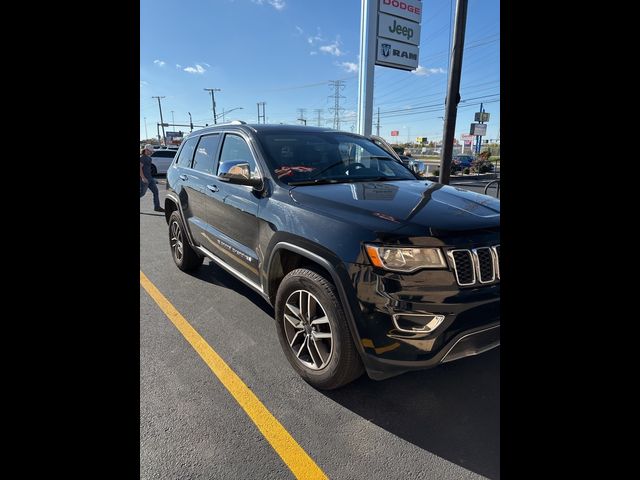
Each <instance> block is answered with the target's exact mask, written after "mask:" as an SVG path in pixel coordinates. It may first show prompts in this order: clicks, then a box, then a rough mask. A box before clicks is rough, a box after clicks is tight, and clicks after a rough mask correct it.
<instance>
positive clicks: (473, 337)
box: [363, 322, 500, 380]
mask: <svg viewBox="0 0 640 480" xmlns="http://www.w3.org/2000/svg"><path fill="white" fill-rule="evenodd" d="M499 345H500V323H499V322H496V323H493V324H490V325H487V326H484V327H478V328H474V329H471V330H467V331H463V332H460V333H459V334H457V335H456V336H455V337H453V338H452V339H451V340H450V341H449V342H448V343H446V344H445V345H444V346H443V347H442V348H441V349H440V350H439V351H438V353H436V354H435V355H434V356H433V357H431V358H430V359H428V360H422V361H403V360H393V359H385V358H382V357H379V356H374V355H371V354H369V353H365V356H364V358H363V363H364V365H365V368H366V370H367V375H369V377H370V378H372V379H374V380H384V379H385V378H389V377H394V376H396V375H400V374H401V373H405V372H408V371H411V370H423V369H426V368H432V367H435V366H437V365H439V364H441V363H446V362H450V361H454V360H459V359H460V358H464V357H469V356H472V355H477V354H479V353H483V352H486V351H488V350H491V349H492V348H495V347H497V346H499Z"/></svg>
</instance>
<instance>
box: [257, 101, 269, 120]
mask: <svg viewBox="0 0 640 480" xmlns="http://www.w3.org/2000/svg"><path fill="white" fill-rule="evenodd" d="M266 104H267V102H258V123H260V119H261V118H262V123H267V121H266V118H267V117H266V113H265V110H264V106H265V105H266ZM260 106H262V115H261V114H260Z"/></svg>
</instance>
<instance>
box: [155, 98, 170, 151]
mask: <svg viewBox="0 0 640 480" xmlns="http://www.w3.org/2000/svg"><path fill="white" fill-rule="evenodd" d="M151 98H157V99H158V108H159V109H160V125H162V143H163V145H166V144H167V138H166V136H165V134H164V120H163V119H162V104H161V103H160V99H161V98H165V97H157V96H156V97H151Z"/></svg>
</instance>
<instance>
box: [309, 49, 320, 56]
mask: <svg viewBox="0 0 640 480" xmlns="http://www.w3.org/2000/svg"><path fill="white" fill-rule="evenodd" d="M317 54H318V52H316V51H315V50H314V51H311V52H309V55H317Z"/></svg>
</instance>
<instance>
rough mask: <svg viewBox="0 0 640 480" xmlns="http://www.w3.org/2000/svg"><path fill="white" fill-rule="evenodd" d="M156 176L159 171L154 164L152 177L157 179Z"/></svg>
mask: <svg viewBox="0 0 640 480" xmlns="http://www.w3.org/2000/svg"><path fill="white" fill-rule="evenodd" d="M156 175H158V169H157V168H156V166H155V165H154V164H153V163H152V164H151V176H152V177H155V176H156Z"/></svg>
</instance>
